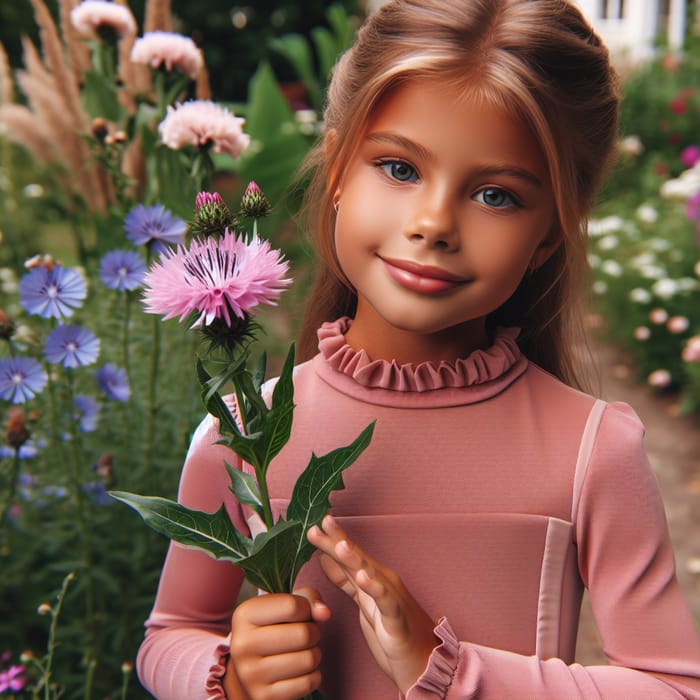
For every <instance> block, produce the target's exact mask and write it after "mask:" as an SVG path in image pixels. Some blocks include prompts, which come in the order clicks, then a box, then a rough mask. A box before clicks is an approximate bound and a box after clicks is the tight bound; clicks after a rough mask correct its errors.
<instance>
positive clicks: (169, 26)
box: [143, 0, 173, 32]
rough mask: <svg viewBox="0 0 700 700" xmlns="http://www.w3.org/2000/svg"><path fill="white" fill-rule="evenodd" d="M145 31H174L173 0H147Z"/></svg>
mask: <svg viewBox="0 0 700 700" xmlns="http://www.w3.org/2000/svg"><path fill="white" fill-rule="evenodd" d="M143 30H144V32H155V31H159V30H160V31H163V32H172V30H173V13H172V5H171V0H146V17H145V19H144V22H143Z"/></svg>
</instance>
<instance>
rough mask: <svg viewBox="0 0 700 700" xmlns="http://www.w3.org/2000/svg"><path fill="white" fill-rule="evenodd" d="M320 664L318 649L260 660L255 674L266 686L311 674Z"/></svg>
mask: <svg viewBox="0 0 700 700" xmlns="http://www.w3.org/2000/svg"><path fill="white" fill-rule="evenodd" d="M320 663H321V650H320V649H319V648H318V647H313V648H311V649H304V650H302V651H296V652H291V653H286V654H277V655H276V656H268V657H265V658H264V659H261V660H260V662H259V664H258V667H257V669H256V673H258V674H260V675H259V677H260V679H264V680H265V682H266V683H268V684H274V683H279V682H280V681H285V680H291V679H294V678H299V677H300V676H307V675H309V674H310V673H313V672H314V671H315V670H316V669H317V668H318V667H319V664H320Z"/></svg>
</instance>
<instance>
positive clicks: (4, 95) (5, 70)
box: [0, 44, 15, 105]
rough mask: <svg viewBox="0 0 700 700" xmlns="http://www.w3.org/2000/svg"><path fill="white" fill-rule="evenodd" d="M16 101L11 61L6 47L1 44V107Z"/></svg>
mask: <svg viewBox="0 0 700 700" xmlns="http://www.w3.org/2000/svg"><path fill="white" fill-rule="evenodd" d="M14 101H15V91H14V86H13V83H12V72H11V71H10V61H9V59H8V58H7V52H6V51H5V47H4V46H3V45H2V44H0V105H1V104H12V103H13V102H14Z"/></svg>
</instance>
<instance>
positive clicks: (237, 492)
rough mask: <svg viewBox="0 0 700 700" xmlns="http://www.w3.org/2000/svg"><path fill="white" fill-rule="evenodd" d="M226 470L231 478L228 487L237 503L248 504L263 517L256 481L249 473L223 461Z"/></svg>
mask: <svg viewBox="0 0 700 700" xmlns="http://www.w3.org/2000/svg"><path fill="white" fill-rule="evenodd" d="M224 464H225V465H226V471H228V475H229V477H230V479H231V486H230V487H229V488H230V490H231V493H232V494H233V495H234V496H235V497H236V500H237V501H238V502H239V503H243V504H244V505H247V506H250V507H251V508H253V510H255V512H256V513H257V514H258V515H259V516H260V517H261V518H263V517H264V516H263V507H262V499H261V498H260V489H259V488H258V482H257V481H255V478H254V477H253V476H251V475H250V474H246V473H245V472H242V471H240V469H236V468H235V467H232V466H231V465H230V464H229V463H228V462H224Z"/></svg>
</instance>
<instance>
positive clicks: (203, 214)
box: [190, 192, 236, 236]
mask: <svg viewBox="0 0 700 700" xmlns="http://www.w3.org/2000/svg"><path fill="white" fill-rule="evenodd" d="M194 207H195V209H194V221H193V222H192V224H191V226H190V229H191V231H192V233H194V234H195V235H196V234H200V235H204V236H212V235H220V234H223V233H224V232H225V231H226V229H227V228H228V227H230V226H234V225H235V224H236V219H235V217H234V216H233V215H232V214H231V210H230V209H229V208H228V207H227V206H226V202H224V200H223V199H222V197H221V195H220V194H219V193H218V192H200V193H199V194H198V195H197V198H196V199H195V204H194Z"/></svg>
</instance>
